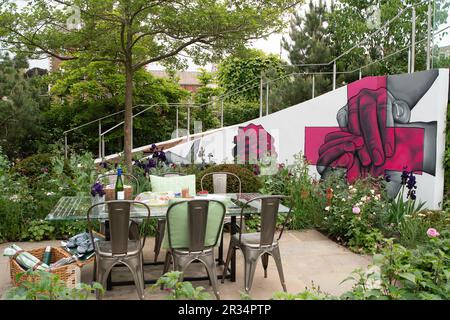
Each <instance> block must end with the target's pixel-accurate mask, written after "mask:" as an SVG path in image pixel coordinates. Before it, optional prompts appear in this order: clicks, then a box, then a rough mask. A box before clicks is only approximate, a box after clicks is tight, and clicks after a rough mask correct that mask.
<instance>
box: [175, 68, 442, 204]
mask: <svg viewBox="0 0 450 320" xmlns="http://www.w3.org/2000/svg"><path fill="white" fill-rule="evenodd" d="M448 88H449V70H448V69H439V70H430V71H423V72H416V73H413V74H401V75H389V76H375V77H365V78H363V79H361V80H359V81H356V82H353V83H350V84H348V85H347V86H344V87H341V88H339V89H337V90H334V91H332V92H329V93H327V94H324V95H322V96H319V97H317V98H314V99H312V100H309V101H306V102H303V103H300V104H298V105H295V106H292V107H289V108H286V109H284V110H281V111H279V112H276V113H273V114H270V115H268V116H265V117H262V118H258V119H255V120H252V121H249V122H246V123H242V124H239V125H235V126H231V127H227V128H224V129H223V130H221V131H219V132H215V133H212V134H210V135H206V136H203V137H202V138H200V139H196V140H193V141H190V142H187V143H184V144H181V145H177V146H175V147H173V148H171V149H169V150H167V151H168V153H167V154H168V157H169V159H170V160H172V161H174V162H186V163H187V162H192V161H194V162H201V161H202V158H203V160H204V159H205V157H206V155H212V156H213V161H214V162H216V163H222V162H226V163H234V162H236V161H237V162H238V163H256V162H261V161H262V162H263V163H266V165H267V167H270V164H271V163H288V164H290V163H292V162H293V161H294V155H296V154H298V153H299V152H301V153H302V154H303V155H304V156H305V157H306V158H307V159H308V160H309V161H310V162H311V164H312V166H311V169H310V171H311V172H310V173H311V175H313V176H316V177H317V178H326V176H327V175H328V174H329V173H330V172H331V171H333V170H340V171H342V172H343V173H344V174H345V178H346V179H347V180H348V181H349V182H352V181H354V180H355V179H357V178H358V177H362V176H366V175H368V174H370V175H375V176H379V175H384V176H388V177H389V180H390V182H389V187H388V190H389V193H390V194H391V195H392V196H395V195H396V194H397V192H398V191H399V189H400V186H401V184H400V182H401V174H402V171H403V170H405V169H406V170H408V171H414V173H415V174H416V176H417V190H416V193H417V198H418V199H419V200H422V201H426V206H427V207H428V208H432V209H437V208H439V207H440V206H441V204H442V197H443V188H444V169H443V156H444V151H445V125H446V111H447V103H448V97H449V95H448ZM267 173H269V174H270V170H269V171H268V172H267Z"/></svg>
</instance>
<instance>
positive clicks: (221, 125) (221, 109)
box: [220, 99, 223, 128]
mask: <svg viewBox="0 0 450 320" xmlns="http://www.w3.org/2000/svg"><path fill="white" fill-rule="evenodd" d="M220 127H221V128H223V99H222V100H221V101H220Z"/></svg>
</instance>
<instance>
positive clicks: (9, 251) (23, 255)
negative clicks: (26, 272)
mask: <svg viewBox="0 0 450 320" xmlns="http://www.w3.org/2000/svg"><path fill="white" fill-rule="evenodd" d="M3 255H4V256H7V257H10V258H12V259H15V260H16V261H17V262H18V263H19V264H20V265H21V266H22V267H24V268H25V269H32V270H41V271H47V270H48V269H49V266H48V265H46V264H45V263H43V262H42V261H41V260H39V259H38V258H36V257H35V256H33V255H32V254H31V253H29V252H26V251H23V250H22V248H20V247H19V246H17V245H15V244H12V245H11V246H9V247H8V248H6V249H5V250H4V251H3Z"/></svg>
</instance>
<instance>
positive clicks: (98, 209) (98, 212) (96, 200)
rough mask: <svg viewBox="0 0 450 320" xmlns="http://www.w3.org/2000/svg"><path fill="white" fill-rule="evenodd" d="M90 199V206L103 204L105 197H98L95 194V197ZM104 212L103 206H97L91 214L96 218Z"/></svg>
mask: <svg viewBox="0 0 450 320" xmlns="http://www.w3.org/2000/svg"><path fill="white" fill-rule="evenodd" d="M91 199H92V205H96V204H97V203H102V202H105V195H103V196H100V195H98V194H96V195H95V196H92V197H91ZM104 212H105V205H104V204H101V205H98V206H96V207H94V208H93V209H92V214H93V215H96V216H100V215H102V214H103V213H104Z"/></svg>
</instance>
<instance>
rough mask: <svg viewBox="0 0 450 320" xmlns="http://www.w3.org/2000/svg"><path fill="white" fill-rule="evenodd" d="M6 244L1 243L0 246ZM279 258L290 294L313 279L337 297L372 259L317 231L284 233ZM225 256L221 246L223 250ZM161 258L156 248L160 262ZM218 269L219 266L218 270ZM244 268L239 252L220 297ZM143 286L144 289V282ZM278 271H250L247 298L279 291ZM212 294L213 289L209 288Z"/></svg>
mask: <svg viewBox="0 0 450 320" xmlns="http://www.w3.org/2000/svg"><path fill="white" fill-rule="evenodd" d="M225 243H226V245H225V249H227V248H226V247H227V244H228V237H227V235H226V237H225ZM17 244H18V245H19V246H21V247H22V248H23V249H25V250H27V249H33V248H38V247H44V246H47V245H52V246H57V245H59V241H43V242H24V243H17ZM7 246H8V244H7V243H4V244H0V250H1V252H2V253H3V249H4V248H5V247H7ZM280 249H281V256H282V260H283V268H284V274H285V278H286V284H287V289H288V291H289V292H293V293H294V292H299V291H302V290H304V288H305V287H306V286H308V287H311V284H312V282H313V283H314V285H315V286H316V287H320V289H321V290H322V291H324V292H327V293H330V294H334V295H339V294H341V293H343V292H345V291H346V290H348V289H350V288H351V286H352V283H351V282H345V283H343V284H340V283H341V281H342V280H343V279H345V278H346V277H348V275H349V274H350V273H351V272H352V271H353V270H354V269H356V268H360V267H361V268H366V267H367V265H368V264H370V263H371V257H369V256H363V255H359V254H355V253H353V252H351V251H349V250H348V249H346V248H345V247H343V246H341V245H339V244H337V243H335V242H333V241H331V240H330V239H328V238H327V237H325V236H324V235H322V234H321V233H320V232H318V231H316V230H305V231H288V232H286V233H285V234H284V235H283V237H282V238H281V240H280ZM224 254H225V255H226V250H225V253H224ZM144 256H145V259H148V260H153V238H149V239H148V241H147V242H146V245H145V254H144ZM162 259H164V252H161V254H160V257H159V260H162ZM0 270H1V272H0V296H2V295H3V293H4V292H5V291H6V290H7V289H8V288H9V287H11V282H10V275H9V261H8V258H7V257H4V256H0ZM126 271H127V269H126V268H115V269H114V273H113V280H115V281H117V280H126V279H127V280H131V279H132V278H131V274H130V273H128V272H126ZM218 271H219V272H221V271H222V268H219V269H218ZM144 272H145V274H146V277H147V278H148V277H152V278H157V277H158V276H160V275H161V273H162V265H161V266H146V267H145V269H144ZM92 274H93V271H92V266H86V267H84V268H83V270H82V272H81V281H83V282H89V281H91V280H92ZM200 274H201V275H204V274H205V269H204V268H203V267H202V265H201V264H192V265H191V266H190V267H189V269H188V270H187V272H186V275H185V276H186V277H189V276H196V275H200ZM243 278H244V266H243V256H242V254H241V253H240V252H239V251H238V253H237V274H236V282H234V283H233V282H230V281H229V280H226V281H225V283H224V284H219V285H220V286H219V291H220V294H221V297H222V299H239V297H240V291H243V282H244V281H243ZM193 284H194V286H200V285H201V286H203V287H205V288H206V289H207V290H208V291H209V292H211V290H210V287H209V282H208V281H195V282H193ZM146 288H149V285H147V287H146ZM281 290H282V288H281V284H280V281H279V278H278V272H277V269H276V266H275V263H274V262H273V260H272V259H270V260H269V267H268V277H267V278H264V272H263V268H262V264H260V265H259V266H258V267H257V269H256V273H255V277H254V280H253V287H252V291H251V296H252V297H253V298H254V299H269V298H271V296H272V294H273V293H274V292H276V291H281ZM146 291H147V293H146V298H147V299H164V296H165V295H164V293H163V292H161V291H160V290H156V291H155V292H150V290H148V289H147V290H146ZM211 293H212V292H211ZM105 299H137V294H136V290H135V288H134V286H120V287H114V288H113V289H112V290H111V291H108V292H106V294H105Z"/></svg>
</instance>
